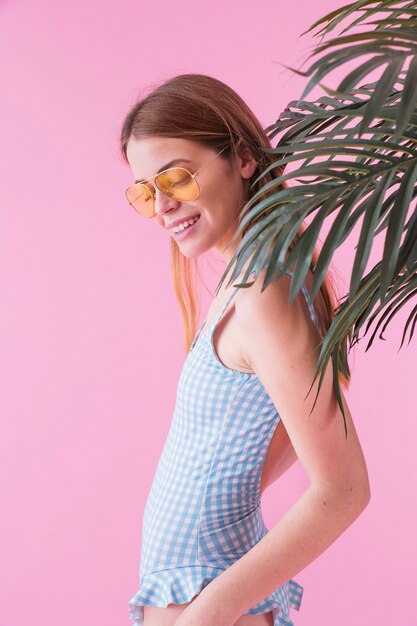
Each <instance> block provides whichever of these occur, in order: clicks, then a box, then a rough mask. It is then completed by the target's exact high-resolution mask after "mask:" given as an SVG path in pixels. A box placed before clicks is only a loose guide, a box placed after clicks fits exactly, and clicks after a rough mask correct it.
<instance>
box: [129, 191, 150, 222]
mask: <svg viewBox="0 0 417 626" xmlns="http://www.w3.org/2000/svg"><path fill="white" fill-rule="evenodd" d="M126 197H127V199H128V201H129V204H131V205H132V207H133V208H134V209H135V210H136V211H137V212H138V213H140V214H141V215H144V216H145V217H151V216H152V215H153V213H154V206H153V199H152V193H151V191H150V189H149V188H148V187H146V185H142V184H141V183H136V185H132V186H131V187H129V188H128V189H127V191H126Z"/></svg>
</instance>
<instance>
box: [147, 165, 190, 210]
mask: <svg viewBox="0 0 417 626" xmlns="http://www.w3.org/2000/svg"><path fill="white" fill-rule="evenodd" d="M155 183H156V185H157V187H158V189H160V191H162V193H164V194H166V195H167V196H169V197H170V198H174V199H175V200H180V201H181V202H183V201H186V200H195V199H196V198H197V196H198V185H197V182H196V180H195V178H193V177H192V176H191V174H190V172H188V171H187V170H186V169H182V168H181V167H178V168H172V169H170V170H167V171H166V172H162V173H161V174H159V175H158V176H157V177H156V179H155Z"/></svg>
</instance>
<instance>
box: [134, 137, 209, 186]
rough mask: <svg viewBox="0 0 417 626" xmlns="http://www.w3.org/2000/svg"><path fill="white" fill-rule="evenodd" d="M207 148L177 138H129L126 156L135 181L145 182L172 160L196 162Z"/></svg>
mask: <svg viewBox="0 0 417 626" xmlns="http://www.w3.org/2000/svg"><path fill="white" fill-rule="evenodd" d="M207 151H208V148H206V147H205V146H203V145H202V144H198V143H197V142H195V141H189V140H187V139H179V138H177V137H143V138H140V139H135V138H131V139H130V140H129V142H128V144H127V148H126V155H127V158H128V161H129V164H130V166H131V168H132V170H133V172H134V175H135V179H136V180H146V179H147V178H150V177H151V176H153V175H155V174H156V173H157V172H158V171H159V170H162V169H164V168H166V167H170V165H168V164H169V163H170V162H171V161H173V160H184V161H187V162H188V163H192V162H197V161H198V160H199V159H200V158H201V156H202V155H204V154H205V153H206V152H207Z"/></svg>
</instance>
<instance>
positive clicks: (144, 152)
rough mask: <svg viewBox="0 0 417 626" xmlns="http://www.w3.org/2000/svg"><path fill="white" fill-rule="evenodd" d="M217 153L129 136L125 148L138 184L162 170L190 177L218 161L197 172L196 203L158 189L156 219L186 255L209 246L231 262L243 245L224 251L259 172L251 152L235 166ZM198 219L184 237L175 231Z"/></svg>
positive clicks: (180, 143) (173, 140) (202, 147)
mask: <svg viewBox="0 0 417 626" xmlns="http://www.w3.org/2000/svg"><path fill="white" fill-rule="evenodd" d="M216 152H218V151H216V150H213V149H211V148H208V147H207V146H205V145H203V144H200V143H196V142H193V141H189V140H187V139H178V138H174V137H144V138H141V139H134V138H131V139H130V140H129V143H128V145H127V150H126V154H127V159H128V161H129V165H130V168H131V170H132V172H133V176H134V179H135V180H146V179H148V178H151V177H152V176H154V175H155V174H156V173H157V172H158V170H161V169H162V168H164V169H165V168H166V167H167V164H168V163H169V162H170V161H172V160H173V159H178V162H176V163H174V164H173V165H172V166H168V167H174V166H183V167H185V168H187V169H188V170H190V172H191V173H194V172H197V171H199V170H200V168H201V167H202V166H204V165H205V164H206V163H208V162H209V161H210V160H212V159H214V160H212V161H211V163H209V165H207V167H204V169H203V171H202V172H201V173H200V174H198V176H197V181H198V184H199V187H200V194H199V196H198V197H197V198H196V199H195V200H191V201H186V202H181V201H179V200H174V199H173V198H170V197H169V196H167V195H164V194H163V193H162V192H161V191H160V190H159V189H158V188H157V187H156V185H155V184H154V183H153V181H151V183H152V188H153V189H155V211H156V215H155V217H154V219H155V220H156V221H157V222H158V224H159V225H160V226H161V227H162V228H164V229H166V230H167V232H168V233H169V235H170V236H171V237H173V238H174V239H175V240H176V241H177V243H178V246H179V248H180V250H181V252H182V253H183V254H184V256H187V257H189V258H192V257H197V256H199V255H200V254H203V253H204V252H206V251H207V250H209V249H211V248H215V249H216V250H218V251H219V252H220V253H221V254H222V255H223V257H224V259H225V260H226V262H228V261H229V260H230V259H231V258H232V256H233V252H234V250H235V249H236V247H237V246H238V244H239V241H236V242H234V243H233V248H232V246H231V247H230V248H228V250H226V251H224V248H225V246H226V244H227V243H228V242H229V240H230V238H231V237H232V235H233V233H234V232H235V230H236V220H237V217H238V215H239V213H240V211H241V210H242V208H243V206H244V204H245V202H246V193H247V186H248V182H247V179H249V178H250V177H251V176H252V175H253V173H254V172H255V169H256V165H257V164H256V161H255V160H254V158H253V156H252V154H251V152H250V151H249V150H248V149H247V150H246V151H244V150H241V152H242V155H243V156H240V155H239V156H234V159H233V161H232V162H230V161H229V160H225V159H222V158H221V156H218V157H217V158H214V157H215V155H216ZM195 216H199V217H198V220H197V222H195V223H194V224H193V225H192V226H189V227H188V228H187V229H185V230H184V231H182V232H181V233H175V232H173V230H172V224H173V223H175V222H178V221H179V220H180V221H185V220H187V219H191V218H193V217H195Z"/></svg>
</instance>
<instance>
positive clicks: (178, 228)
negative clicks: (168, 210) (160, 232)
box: [171, 215, 200, 233]
mask: <svg viewBox="0 0 417 626" xmlns="http://www.w3.org/2000/svg"><path fill="white" fill-rule="evenodd" d="M199 219H200V215H195V216H194V217H192V218H191V219H189V220H184V222H183V223H182V224H180V225H179V226H174V227H173V228H171V231H172V232H173V233H182V231H183V230H187V228H189V227H190V226H192V225H193V224H195V223H196V222H198V220H199Z"/></svg>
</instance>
